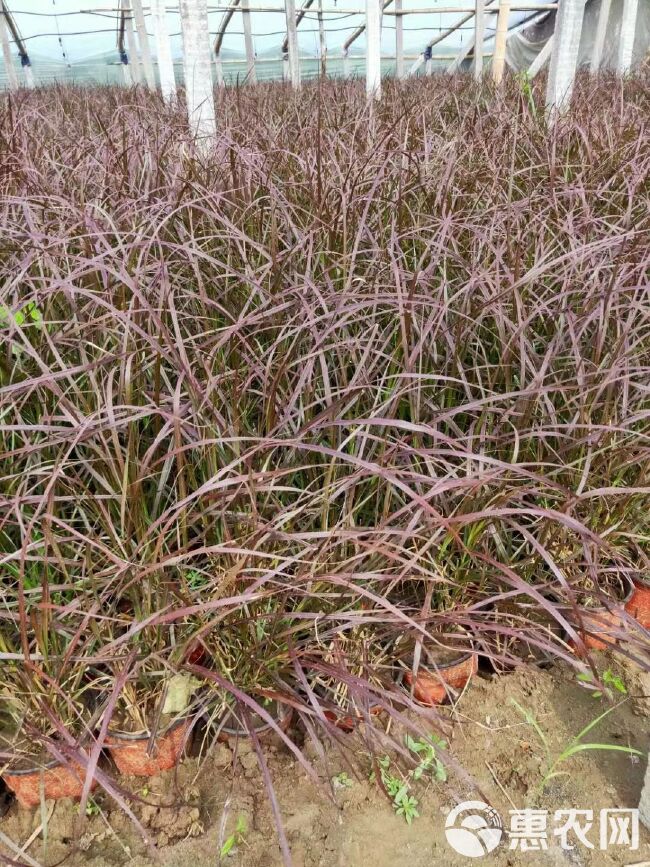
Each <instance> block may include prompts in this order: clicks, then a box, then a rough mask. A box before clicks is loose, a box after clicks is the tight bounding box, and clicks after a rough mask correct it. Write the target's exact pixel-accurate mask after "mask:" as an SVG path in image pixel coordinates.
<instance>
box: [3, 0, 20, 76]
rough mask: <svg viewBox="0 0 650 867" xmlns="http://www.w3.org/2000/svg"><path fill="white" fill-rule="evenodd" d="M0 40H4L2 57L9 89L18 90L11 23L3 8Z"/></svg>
mask: <svg viewBox="0 0 650 867" xmlns="http://www.w3.org/2000/svg"><path fill="white" fill-rule="evenodd" d="M0 19H1V21H0V40H2V57H3V59H4V63H5V73H6V75H7V84H8V86H9V90H18V76H17V75H16V70H15V68H14V61H13V57H12V56H11V46H10V45H9V25H8V24H7V18H6V15H5V13H4V10H3V14H2V15H0Z"/></svg>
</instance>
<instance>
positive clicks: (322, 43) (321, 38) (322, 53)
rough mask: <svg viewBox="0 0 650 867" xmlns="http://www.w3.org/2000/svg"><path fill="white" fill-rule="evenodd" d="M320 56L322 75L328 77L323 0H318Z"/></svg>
mask: <svg viewBox="0 0 650 867" xmlns="http://www.w3.org/2000/svg"><path fill="white" fill-rule="evenodd" d="M318 56H319V58H320V74H321V77H322V78H325V76H326V75H327V38H326V35H325V19H324V18H323V0H318Z"/></svg>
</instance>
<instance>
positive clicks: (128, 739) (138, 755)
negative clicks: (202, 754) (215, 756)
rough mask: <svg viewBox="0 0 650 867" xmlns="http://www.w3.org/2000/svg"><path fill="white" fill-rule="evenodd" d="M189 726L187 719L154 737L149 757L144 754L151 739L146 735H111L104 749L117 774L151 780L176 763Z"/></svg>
mask: <svg viewBox="0 0 650 867" xmlns="http://www.w3.org/2000/svg"><path fill="white" fill-rule="evenodd" d="M191 725H192V720H191V719H183V720H178V722H176V723H173V724H172V725H171V726H170V727H169V728H168V729H167V730H166V731H164V732H161V733H160V734H157V735H156V737H155V740H154V745H153V750H152V752H151V754H149V752H148V747H149V741H150V739H151V738H150V735H148V734H131V733H130V732H119V731H111V732H110V733H109V734H108V735H107V736H106V746H107V747H108V751H109V752H110V754H111V758H112V759H113V761H114V762H115V764H116V765H117V769H118V771H119V772H120V773H121V774H125V775H126V776H133V777H153V776H155V775H156V774H159V773H160V772H161V771H168V770H169V769H170V768H173V767H175V766H176V765H177V764H178V763H179V761H180V759H181V757H182V755H183V749H184V748H185V744H186V741H187V736H188V732H189V731H190V727H191Z"/></svg>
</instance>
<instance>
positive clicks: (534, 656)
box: [477, 595, 564, 674]
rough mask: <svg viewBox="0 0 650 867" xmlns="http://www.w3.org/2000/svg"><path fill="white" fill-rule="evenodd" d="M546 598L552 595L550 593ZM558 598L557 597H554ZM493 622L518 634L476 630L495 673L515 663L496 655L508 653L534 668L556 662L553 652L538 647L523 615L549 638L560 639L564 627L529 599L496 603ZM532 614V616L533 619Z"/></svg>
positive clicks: (513, 668)
mask: <svg viewBox="0 0 650 867" xmlns="http://www.w3.org/2000/svg"><path fill="white" fill-rule="evenodd" d="M549 598H553V597H550V595H549ZM554 601H555V602H557V600H556V599H554ZM493 611H494V621H493V622H494V624H495V626H498V625H499V624H500V623H501V624H502V625H505V626H507V627H509V628H511V629H513V630H514V629H516V630H518V633H519V634H518V635H517V636H509V635H504V634H503V633H501V634H498V633H496V634H495V635H494V636H492V637H483V633H477V643H478V641H479V639H481V638H482V644H483V647H484V651H483V653H484V656H485V658H486V659H487V660H488V662H489V664H490V666H491V668H492V670H493V671H494V672H495V673H496V674H505V673H507V672H510V671H514V670H515V668H516V667H517V663H516V662H515V661H512V662H511V661H509V660H508V659H507V658H506V659H498V658H496V657H498V656H503V657H507V656H511V657H513V658H514V660H519V661H521V662H523V663H529V664H532V665H534V666H536V667H537V668H548V666H550V665H551V664H552V663H553V662H555V658H556V657H555V655H554V654H553V653H552V651H550V650H546V649H544V648H542V647H539V646H538V645H537V644H534V643H533V642H531V641H530V638H529V634H528V633H529V629H528V623H527V622H526V620H525V618H526V617H527V616H528V617H530V618H531V619H530V621H529V622H530V623H531V624H532V625H533V626H534V627H537V630H538V632H540V633H541V634H542V637H543V638H544V639H545V640H546V641H548V642H550V643H551V642H552V641H553V640H555V641H557V642H559V643H560V644H562V643H563V641H562V639H563V634H564V630H563V629H562V627H561V626H560V624H559V623H558V622H557V620H555V619H554V618H553V617H552V616H551V615H550V614H547V613H546V612H543V613H539V612H537V611H536V610H535V609H534V608H533V606H532V604H531V602H530V601H527V602H526V603H520V602H517V603H514V604H511V605H508V604H505V605H498V604H497V605H495V606H494V609H493ZM533 616H534V618H535V619H532V618H533Z"/></svg>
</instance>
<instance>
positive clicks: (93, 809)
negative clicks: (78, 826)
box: [86, 798, 101, 818]
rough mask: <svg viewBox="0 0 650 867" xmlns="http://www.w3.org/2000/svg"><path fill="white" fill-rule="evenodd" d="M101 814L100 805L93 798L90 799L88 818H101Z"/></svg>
mask: <svg viewBox="0 0 650 867" xmlns="http://www.w3.org/2000/svg"><path fill="white" fill-rule="evenodd" d="M100 812H101V811H100V809H99V805H98V804H96V803H95V801H93V799H92V798H88V802H87V803H86V816H88V818H90V817H91V816H99V814H100Z"/></svg>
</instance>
